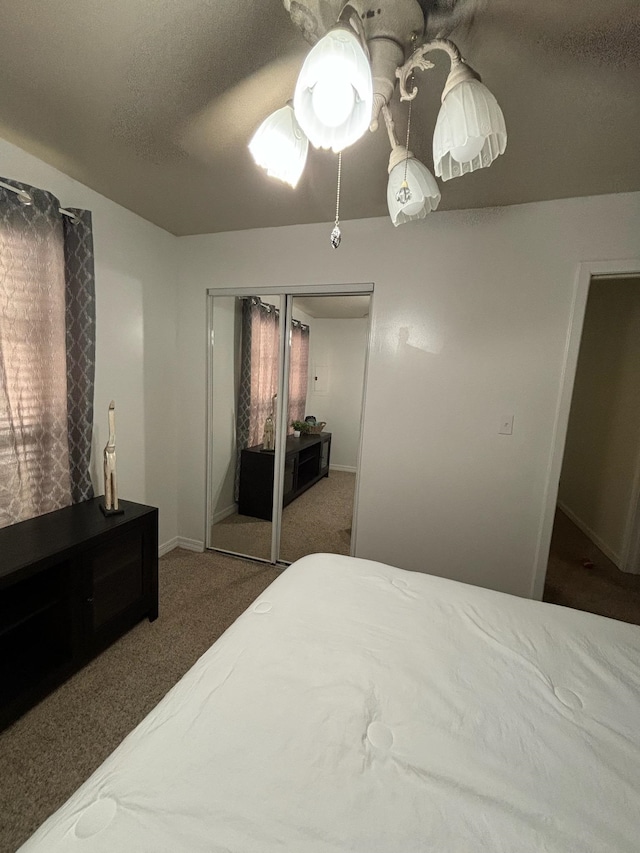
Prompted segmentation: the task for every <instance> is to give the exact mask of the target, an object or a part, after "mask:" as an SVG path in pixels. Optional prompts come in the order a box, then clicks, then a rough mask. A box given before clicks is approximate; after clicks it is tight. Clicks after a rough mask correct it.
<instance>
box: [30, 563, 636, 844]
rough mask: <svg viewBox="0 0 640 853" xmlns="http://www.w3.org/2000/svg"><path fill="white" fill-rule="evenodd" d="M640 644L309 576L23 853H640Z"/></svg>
mask: <svg viewBox="0 0 640 853" xmlns="http://www.w3.org/2000/svg"><path fill="white" fill-rule="evenodd" d="M639 785H640V628H638V627H636V626H633V625H627V624H625V623H621V622H616V621H614V620H610V619H605V618H603V617H599V616H593V615H591V614H586V613H581V612H578V611H574V610H569V609H566V608H562V607H556V606H554V605H550V604H541V603H539V602H533V601H529V600H525V599H520V598H516V597H513V596H509V595H504V594H501V593H497V592H493V591H490V590H485V589H479V588H476V587H473V586H469V585H465V584H461V583H457V582H455V581H450V580H445V579H442V578H437V577H432V576H430V575H427V574H421V573H414V572H406V571H403V570H401V569H395V568H391V567H389V566H386V565H382V564H380V563H375V562H370V561H367V560H359V559H354V558H350V557H339V556H335V555H328V554H317V555H313V556H310V557H305V558H304V559H302V560H299V561H298V562H297V563H294V564H293V565H292V566H291V567H290V568H288V569H287V570H286V571H285V572H284V573H283V574H282V576H280V577H279V578H278V579H277V580H276V581H275V582H274V583H273V584H272V585H271V586H269V587H268V588H267V589H266V590H265V592H264V593H263V594H262V595H261V596H260V597H259V598H258V599H257V600H256V601H255V602H254V603H253V604H252V605H251V606H250V607H249V608H248V609H247V611H246V612H245V613H244V614H243V615H242V616H241V617H240V618H239V619H238V620H237V621H236V622H235V623H234V624H233V625H232V626H231V628H229V630H228V631H226V633H225V634H224V635H223V636H222V637H221V638H220V639H219V640H218V641H217V642H216V643H215V644H214V645H213V646H212V647H211V648H210V649H209V650H208V651H207V652H206V653H205V654H204V655H203V656H202V658H200V660H199V661H198V662H197V663H196V664H195V666H194V667H193V668H192V669H191V670H190V671H189V672H188V673H187V674H186V675H185V676H184V677H183V678H182V679H181V681H180V682H179V683H178V684H177V685H176V686H175V687H174V688H173V689H172V690H171V691H170V692H169V693H168V694H167V696H166V697H165V698H164V699H163V700H162V702H160V704H159V705H158V706H157V707H156V708H155V709H154V710H153V711H152V713H151V714H149V716H148V717H147V718H146V719H145V720H144V721H143V722H142V723H141V724H140V725H139V726H138V727H137V728H136V729H135V730H134V731H133V732H132V733H131V734H130V735H129V736H128V737H127V738H126V739H125V740H124V741H123V743H122V744H121V745H120V747H118V749H117V750H116V751H115V752H114V753H113V754H112V755H111V756H110V757H109V758H108V759H107V760H106V761H105V762H104V764H103V765H102V766H101V767H100V768H99V769H98V770H97V771H96V772H95V773H94V774H93V775H92V776H91V777H90V779H89V780H88V781H87V782H86V783H85V784H84V785H83V786H82V787H81V788H80V789H79V790H78V791H77V792H76V793H75V794H74V795H73V796H72V797H71V799H69V800H68V801H67V803H66V804H65V805H64V806H63V807H62V808H60V809H59V810H58V811H57V812H56V813H55V814H54V815H53V816H52V817H51V818H49V819H48V820H47V821H46V822H45V823H44V824H43V826H42V827H41V828H40V829H39V830H38V831H37V832H36V834H35V835H34V836H33V837H32V838H31V839H30V840H29V841H28V842H27V843H26V844H25V845H24V846H23V847H22V848H21V853H45V851H46V853H62V851H64V853H75V851H82V853H85V851H92V853H94V851H95V853H97V851H105V853H107V851H108V853H115V852H116V851H118V853H120V851H135V853H143V851H153V853H164V851H166V853H169V852H170V853H186V851H197V853H200V851H202V853H204V851H206V853H231V851H232V853H275V851H278V853H282V851H291V853H307V851H309V853H311V851H313V853H334V851H335V852H336V853H337V851H363V853H365V851H366V853H412V852H413V851H416V852H417V851H420V853H424V851H434V853H436V852H437V853H480V851H490V853H501V852H502V851H505V853H507V851H508V853H516V851H517V853H530V851H531V853H533V851H536V853H542V851H544V853H556V851H557V853H573V851H575V853H578V852H579V853H596V851H597V853H614V851H615V853H638V850H639V849H640V792H639Z"/></svg>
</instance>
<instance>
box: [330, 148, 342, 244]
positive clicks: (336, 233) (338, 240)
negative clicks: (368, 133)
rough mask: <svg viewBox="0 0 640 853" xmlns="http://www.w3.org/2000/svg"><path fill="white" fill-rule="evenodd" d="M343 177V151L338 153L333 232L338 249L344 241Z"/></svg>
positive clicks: (333, 242) (332, 238)
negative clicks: (341, 204)
mask: <svg viewBox="0 0 640 853" xmlns="http://www.w3.org/2000/svg"><path fill="white" fill-rule="evenodd" d="M341 178H342V151H340V152H339V153H338V188H337V191H336V222H335V225H334V226H333V231H332V232H331V238H330V239H331V245H332V246H333V248H334V249H337V248H338V246H339V245H340V243H341V242H342V234H341V232H340V181H341Z"/></svg>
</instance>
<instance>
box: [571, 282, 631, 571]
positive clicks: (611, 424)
mask: <svg viewBox="0 0 640 853" xmlns="http://www.w3.org/2000/svg"><path fill="white" fill-rule="evenodd" d="M639 454H640V279H627V280H622V281H615V280H614V281H612V280H603V281H597V280H596V281H594V282H592V284H591V287H590V291H589V299H588V302H587V311H586V314H585V322H584V328H583V333H582V340H581V343H580V355H579V358H578V367H577V371H576V380H575V386H574V391H573V398H572V401H571V415H570V418H569V427H568V430H567V441H566V446H565V454H564V460H563V466H562V474H561V475H560V490H559V495H558V497H559V501H560V505H561V506H562V508H563V509H565V510H567V511H568V513H569V514H570V516H571V517H573V518H574V519H575V520H576V522H577V523H578V524H579V526H580V527H581V528H582V529H583V530H584V531H585V532H587V533H588V535H590V536H591V538H592V539H593V540H594V541H595V542H596V544H597V545H599V547H601V548H602V550H604V552H605V553H606V554H607V555H608V556H609V557H610V558H611V559H612V560H613V562H614V563H616V565H618V566H619V565H620V564H621V555H622V550H623V542H624V536H625V527H626V520H627V513H628V511H629V502H630V500H631V495H632V491H633V483H634V477H635V473H636V466H637V463H638V460H639Z"/></svg>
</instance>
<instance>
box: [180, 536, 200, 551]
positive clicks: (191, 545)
mask: <svg viewBox="0 0 640 853" xmlns="http://www.w3.org/2000/svg"><path fill="white" fill-rule="evenodd" d="M176 547H177V548H184V549H185V551H198V552H200V553H202V551H204V542H202V541H201V540H200V539H185V538H184V537H183V536H178V544H177V545H176Z"/></svg>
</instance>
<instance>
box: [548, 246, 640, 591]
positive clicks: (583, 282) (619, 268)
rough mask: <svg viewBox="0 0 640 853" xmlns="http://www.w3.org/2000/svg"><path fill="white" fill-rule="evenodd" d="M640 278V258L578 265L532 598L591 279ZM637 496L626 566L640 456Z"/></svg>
mask: <svg viewBox="0 0 640 853" xmlns="http://www.w3.org/2000/svg"><path fill="white" fill-rule="evenodd" d="M636 275H640V258H624V259H622V260H612V261H584V262H583V263H580V264H578V267H577V270H576V273H575V277H574V285H573V295H572V301H571V309H570V314H569V328H568V330H567V337H566V340H565V347H564V356H563V363H562V372H561V378H560V387H559V391H558V399H557V403H556V412H555V417H554V423H553V432H552V439H551V452H550V454H549V459H548V463H547V473H546V476H545V488H544V498H543V508H542V514H541V518H540V524H539V528H538V539H537V545H536V556H535V563H534V572H533V580H532V585H531V597H532V598H535V599H538V600H542V595H543V592H544V582H545V578H546V574H547V565H548V563H549V549H550V547H551V534H552V533H553V520H554V516H555V511H556V504H557V500H558V486H559V483H560V473H561V470H562V460H563V457H564V447H565V442H566V439H567V427H568V425H569V412H570V409H571V398H572V396H573V386H574V383H575V378H576V369H577V366H578V353H579V350H580V342H581V340H582V330H583V326H584V316H585V311H586V308H587V297H588V295H589V287H590V285H591V280H592V278H598V279H603V278H612V279H613V278H624V277H625V276H636ZM634 492H635V494H634V496H633V497H632V500H631V507H630V511H629V513H628V516H627V531H626V534H625V541H626V546H625V548H624V549H623V552H624V553H625V554H626V560H627V563H629V562H630V561H632V560H633V559H636V567H637V568H636V571H640V567H638V565H637V561H638V559H640V456H639V458H638V463H637V467H636V476H635V480H634Z"/></svg>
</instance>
